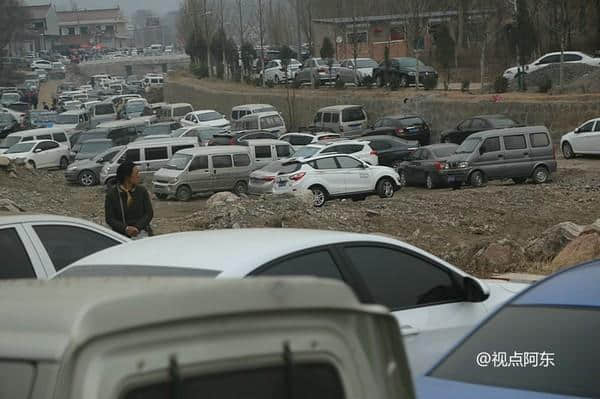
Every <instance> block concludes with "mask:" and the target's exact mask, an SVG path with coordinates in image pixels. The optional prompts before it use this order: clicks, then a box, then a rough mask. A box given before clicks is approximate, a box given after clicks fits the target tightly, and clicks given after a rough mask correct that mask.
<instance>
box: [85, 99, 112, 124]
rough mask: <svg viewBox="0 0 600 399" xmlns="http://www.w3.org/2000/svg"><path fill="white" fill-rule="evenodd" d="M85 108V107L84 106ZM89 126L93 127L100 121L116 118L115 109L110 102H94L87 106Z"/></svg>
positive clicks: (109, 120)
mask: <svg viewBox="0 0 600 399" xmlns="http://www.w3.org/2000/svg"><path fill="white" fill-rule="evenodd" d="M86 108H87V107H86ZM87 109H88V112H89V114H90V128H91V129H93V128H95V127H97V126H98V125H99V124H101V123H105V122H111V121H116V120H117V111H116V109H115V106H114V105H113V104H112V103H110V102H109V103H103V102H101V103H94V104H91V105H90V106H89V108H87Z"/></svg>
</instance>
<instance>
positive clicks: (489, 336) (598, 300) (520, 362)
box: [417, 261, 600, 399]
mask: <svg viewBox="0 0 600 399" xmlns="http://www.w3.org/2000/svg"><path fill="white" fill-rule="evenodd" d="M599 278H600V262H598V261H595V262H590V263H586V264H583V265H580V266H577V267H572V268H569V269H565V270H562V271H560V272H558V273H556V274H553V275H552V276H550V277H548V278H546V279H544V280H542V281H541V282H539V283H537V284H536V285H534V286H532V287H530V288H529V289H527V290H525V291H523V292H521V293H520V294H519V295H517V296H515V297H514V298H512V299H511V300H510V301H508V303H506V304H504V305H502V307H501V308H499V309H497V310H496V311H495V312H494V313H493V314H491V315H490V316H488V317H487V318H486V320H484V321H483V322H481V323H480V324H479V325H478V326H477V327H476V328H475V329H474V330H473V331H472V332H470V333H469V334H467V335H466V336H465V337H464V338H463V339H462V340H461V341H460V342H459V343H458V344H457V345H455V346H454V347H453V348H452V349H451V350H450V351H449V352H448V353H447V354H446V355H444V356H443V357H442V359H441V360H440V361H439V362H438V363H437V364H436V365H435V367H434V368H433V369H432V370H430V371H429V372H428V373H427V374H426V375H424V376H421V377H419V378H418V379H417V390H418V394H419V398H424V399H428V398H438V397H441V396H443V397H445V398H451V399H452V398H475V397H477V398H540V399H541V398H548V399H550V398H575V397H578V398H583V397H586V398H597V397H600V386H598V383H597V376H598V373H599V372H600V367H599V366H598V363H597V362H596V355H597V353H598V352H597V350H596V348H597V344H596V341H597V334H596V328H595V327H596V326H597V325H598V322H599V320H598V314H599V310H600V293H599V291H598V287H597V284H596V282H597V281H598V279H599ZM488 356H489V358H488Z"/></svg>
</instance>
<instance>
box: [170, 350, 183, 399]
mask: <svg viewBox="0 0 600 399" xmlns="http://www.w3.org/2000/svg"><path fill="white" fill-rule="evenodd" d="M169 379H170V382H171V386H170V391H171V392H170V393H171V395H170V399H183V392H182V384H181V373H180V369H179V362H178V361H177V355H171V357H170V358H169Z"/></svg>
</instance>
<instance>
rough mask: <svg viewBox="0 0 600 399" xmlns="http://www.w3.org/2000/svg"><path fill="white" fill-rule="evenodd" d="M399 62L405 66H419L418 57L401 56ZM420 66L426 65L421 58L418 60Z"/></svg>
mask: <svg viewBox="0 0 600 399" xmlns="http://www.w3.org/2000/svg"><path fill="white" fill-rule="evenodd" d="M398 62H399V63H400V65H401V66H403V67H409V68H416V67H417V59H416V58H400V59H398ZM418 63H419V67H424V66H425V64H423V62H422V61H421V60H419V61H418Z"/></svg>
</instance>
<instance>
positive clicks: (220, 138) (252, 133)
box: [212, 130, 279, 145]
mask: <svg viewBox="0 0 600 399" xmlns="http://www.w3.org/2000/svg"><path fill="white" fill-rule="evenodd" d="M256 139H270V140H278V139H279V136H278V135H277V133H271V132H269V131H263V130H242V131H240V132H221V133H217V134H215V135H214V136H213V139H212V143H213V144H215V145H239V144H241V143H242V141H246V140H256Z"/></svg>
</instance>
